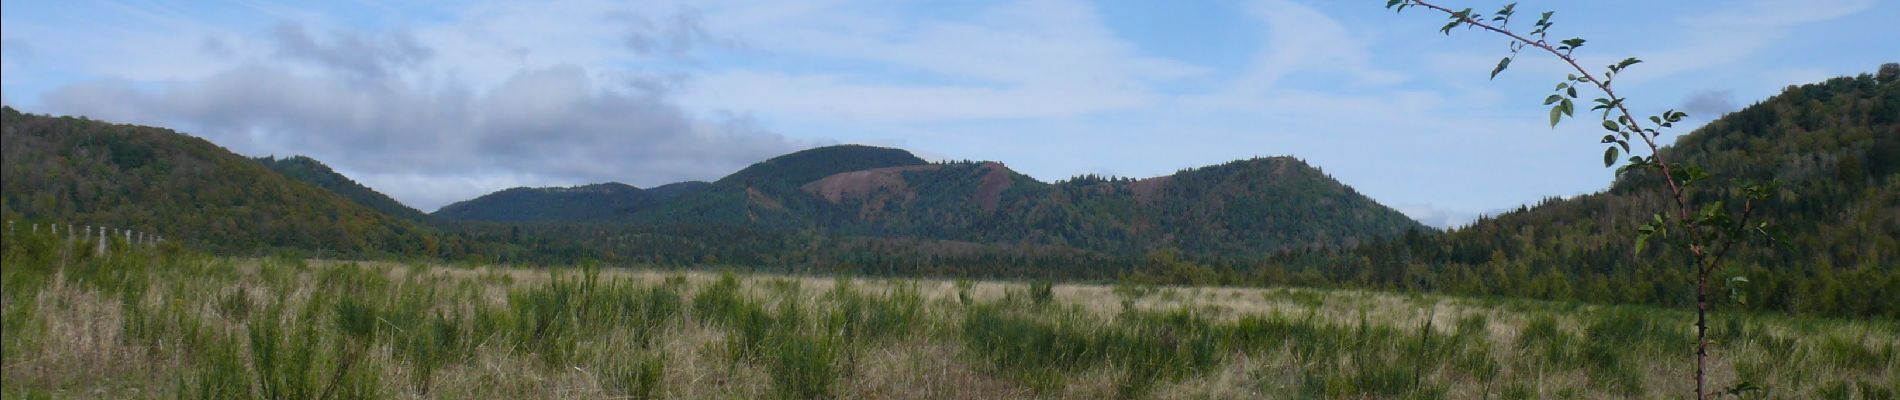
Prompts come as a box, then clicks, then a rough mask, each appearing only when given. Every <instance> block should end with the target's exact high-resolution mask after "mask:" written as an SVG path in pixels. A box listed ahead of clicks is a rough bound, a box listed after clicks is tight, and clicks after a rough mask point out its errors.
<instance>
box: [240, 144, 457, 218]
mask: <svg viewBox="0 0 1900 400" xmlns="http://www.w3.org/2000/svg"><path fill="white" fill-rule="evenodd" d="M255 160H257V161H258V162H260V163H264V166H266V167H270V169H271V170H273V171H277V173H278V174H282V175H284V176H285V177H289V178H291V179H296V180H299V181H303V182H304V183H309V184H312V185H316V186H317V187H320V188H324V189H325V190H329V191H331V192H336V194H338V195H342V196H343V198H346V199H350V201H354V202H356V203H357V204H362V205H364V206H367V207H369V208H370V209H373V210H376V211H380V212H382V213H383V214H388V215H390V216H394V217H397V218H402V219H406V220H410V221H418V222H421V221H424V220H426V219H428V215H426V214H423V213H422V212H421V211H417V210H416V209H414V208H410V207H409V206H406V205H403V204H402V203H401V202H398V201H396V199H392V198H389V196H388V195H384V194H382V193H381V192H377V191H376V190H375V189H370V188H369V187H368V186H363V185H362V184H359V183H356V181H355V180H351V179H350V178H349V177H347V176H343V174H340V173H337V172H336V170H333V169H330V166H328V165H324V164H323V162H322V161H317V160H316V159H313V158H310V157H305V156H290V157H285V158H277V157H275V156H266V157H258V158H255Z"/></svg>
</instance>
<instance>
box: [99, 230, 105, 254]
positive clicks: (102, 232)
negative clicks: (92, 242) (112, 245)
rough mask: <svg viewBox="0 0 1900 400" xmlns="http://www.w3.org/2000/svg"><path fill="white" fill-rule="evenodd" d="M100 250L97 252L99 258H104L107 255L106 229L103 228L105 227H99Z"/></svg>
mask: <svg viewBox="0 0 1900 400" xmlns="http://www.w3.org/2000/svg"><path fill="white" fill-rule="evenodd" d="M98 249H99V250H98V251H97V252H98V254H99V256H100V257H104V256H105V255H106V227H103V226H101V227H99V245H98Z"/></svg>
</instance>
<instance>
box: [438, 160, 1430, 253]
mask: <svg viewBox="0 0 1900 400" xmlns="http://www.w3.org/2000/svg"><path fill="white" fill-rule="evenodd" d="M599 187H600V186H588V187H586V188H599ZM616 187H618V188H620V190H618V191H609V190H604V189H603V190H588V191H582V190H579V189H580V188H570V189H559V188H556V189H509V190H506V191H502V192H498V193H494V194H490V195H487V196H483V197H482V198H480V199H476V200H471V201H468V202H463V203H458V204H456V205H452V206H450V207H445V208H444V209H443V211H440V212H438V213H437V215H447V214H450V212H451V211H453V212H454V213H455V214H458V215H512V216H534V217H535V218H518V219H511V220H514V221H523V220H529V221H530V222H534V223H533V224H526V225H521V226H528V227H529V230H530V231H531V232H547V233H548V234H553V235H561V233H560V232H562V231H563V230H562V229H561V227H562V226H563V225H562V224H559V223H558V222H573V221H591V222H601V223H602V224H591V225H588V226H589V227H591V228H589V229H579V230H568V231H572V232H590V233H584V234H575V235H573V236H574V239H576V240H580V241H582V242H586V243H591V244H590V246H589V247H593V248H596V249H599V250H600V251H602V253H603V254H602V255H603V256H606V257H608V258H611V259H625V260H637V261H642V262H662V263H665V262H675V261H681V260H697V259H699V258H703V257H704V256H712V257H714V258H717V259H727V260H732V261H745V262H748V263H765V264H768V265H771V266H774V267H801V266H799V265H792V264H797V263H801V262H802V263H811V264H822V263H825V262H833V263H838V262H843V263H852V262H850V261H845V260H849V259H857V258H860V257H857V256H854V255H852V253H849V252H844V253H843V254H835V255H834V256H830V257H810V256H806V255H805V254H807V253H812V252H826V253H834V252H842V251H843V250H837V251H829V250H827V249H824V248H823V247H824V246H827V245H837V244H840V243H880V242H890V241H891V240H896V241H899V242H904V243H916V244H917V248H915V249H912V250H910V251H909V252H914V253H918V254H919V257H921V258H922V260H913V261H911V262H913V263H915V262H922V263H927V264H938V263H944V262H948V263H953V264H962V263H966V262H981V263H990V262H994V261H998V260H997V259H996V257H997V255H996V254H990V253H998V254H1023V253H1026V252H1027V253H1039V256H1051V255H1055V254H1093V255H1094V256H1091V258H1096V257H1118V258H1120V259H1124V260H1132V259H1137V258H1139V257H1140V256H1141V255H1143V254H1145V253H1146V252H1149V251H1153V250H1157V249H1162V248H1176V249H1180V251H1184V252H1188V253H1193V254H1206V255H1235V256H1248V257H1264V256H1265V255H1267V254H1270V253H1272V252H1275V251H1280V250H1285V249H1291V248H1310V247H1323V246H1352V245H1355V244H1357V243H1360V242H1362V241H1370V240H1377V239H1383V238H1388V237H1395V236H1397V235H1398V234H1400V233H1402V232H1404V231H1406V230H1418V229H1424V228H1423V227H1422V226H1421V225H1419V224H1418V223H1417V222H1415V221H1413V220H1411V219H1409V218H1406V217H1405V216H1404V215H1403V214H1400V213H1398V212H1397V211H1395V210H1392V209H1390V208H1387V207H1385V206H1383V205H1380V204H1378V203H1376V202H1374V201H1372V200H1371V199H1369V198H1366V197H1365V196H1363V195H1361V194H1359V193H1358V192H1356V191H1354V190H1352V188H1350V187H1347V186H1345V185H1343V184H1340V183H1339V182H1337V181H1335V180H1333V179H1332V178H1331V177H1329V176H1326V175H1325V174H1324V173H1323V172H1321V171H1319V170H1318V169H1316V168H1313V167H1311V166H1308V165H1306V164H1305V163H1304V162H1302V161H1300V160H1297V159H1293V158H1291V157H1274V158H1260V159H1252V160H1243V161H1235V162H1231V163H1227V164H1222V165H1217V166H1210V167H1204V168H1196V169H1191V170H1185V171H1181V172H1180V173H1177V174H1174V175H1170V176H1166V177H1158V178H1150V179H1144V180H1132V179H1124V178H1102V177H1096V176H1083V177H1077V178H1076V179H1072V180H1067V181H1062V182H1057V183H1054V184H1050V183H1044V182H1040V181H1037V180H1035V179H1033V178H1030V177H1028V176H1026V175H1022V174H1020V173H1016V172H1015V171H1012V170H1010V169H1009V168H1008V167H1006V166H1004V165H1002V164H1000V163H995V162H968V161H959V162H942V163H926V162H924V161H923V160H922V159H919V158H916V157H915V156H912V155H911V154H910V153H909V152H905V151H903V150H897V149H886V148H876V147H867V146H832V147H821V148H817V149H812V150H807V151H802V152H797V153H793V154H790V155H786V156H782V157H778V158H774V159H772V160H767V161H765V162H761V163H759V164H756V165H754V166H752V167H749V168H746V169H744V170H741V171H739V172H738V173H735V174H733V175H732V176H729V177H726V178H725V179H720V180H719V181H718V182H715V183H712V184H710V185H709V186H708V187H706V188H705V189H703V190H698V191H696V192H692V193H688V194H685V195H681V196H679V197H678V198H675V199H672V200H671V201H667V202H665V203H663V204H660V205H658V206H646V205H647V204H648V203H638V204H640V205H641V207H633V206H623V204H631V203H635V202H640V201H644V200H642V197H640V192H639V191H638V190H637V189H633V188H631V187H626V186H616ZM616 211H618V212H620V213H618V214H617V213H616ZM580 214H585V215H584V216H583V215H580ZM456 219H487V220H501V219H502V218H467V217H460V218H456ZM617 221H632V223H622V224H614V223H613V222H617ZM550 223H552V224H550ZM543 226H544V227H543ZM537 227H539V228H537ZM594 230H598V231H600V232H606V233H602V234H597V233H592V232H594ZM752 236H762V237H770V238H772V239H770V240H762V241H743V240H741V241H735V240H733V239H732V238H733V237H752ZM759 242H765V243H777V244H778V245H774V246H768V247H754V245H758V244H760V243H759ZM938 247H955V248H970V247H976V248H980V249H983V250H982V251H974V252H973V251H965V250H959V251H939V250H937V249H936V248H938ZM852 248H855V245H853V246H852ZM1027 249H1045V250H1051V251H1053V252H1052V253H1050V252H1032V251H1029V250H1027ZM728 250H729V251H728ZM728 252H730V253H733V254H729V255H728V254H724V253H728ZM976 253H983V254H986V255H984V256H979V257H971V258H970V259H967V260H946V259H958V258H963V257H966V256H970V255H971V254H976ZM1041 253H1046V254H1041ZM694 255H697V256H694ZM1025 256H1026V255H1025ZM1064 257H1066V256H1064ZM888 263H899V261H888ZM1098 267H1106V266H1098ZM1098 269H1103V270H1102V271H1097V272H1098V273H1097V274H1096V275H1102V276H1112V275H1113V273H1114V269H1113V268H1098Z"/></svg>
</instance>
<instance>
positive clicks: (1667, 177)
mask: <svg viewBox="0 0 1900 400" xmlns="http://www.w3.org/2000/svg"><path fill="white" fill-rule="evenodd" d="M1410 1H1411V3H1412V4H1417V5H1420V6H1424V7H1425V8H1430V9H1433V10H1438V11H1440V12H1443V13H1445V14H1448V15H1451V16H1453V17H1456V18H1458V19H1459V20H1460V21H1463V22H1464V23H1465V24H1467V25H1470V26H1475V27H1479V28H1483V29H1484V30H1488V31H1492V32H1497V33H1498V34H1501V35H1504V36H1508V37H1510V38H1511V39H1512V40H1516V41H1518V42H1522V43H1524V44H1528V45H1530V46H1531V47H1536V48H1539V49H1543V50H1544V51H1546V52H1550V54H1551V55H1554V56H1557V58H1558V59H1561V60H1564V62H1565V63H1569V64H1570V68H1572V69H1575V70H1577V73H1578V74H1579V75H1580V76H1582V77H1583V79H1584V80H1585V81H1588V82H1590V84H1591V85H1594V86H1596V87H1597V89H1598V90H1602V91H1603V94H1604V95H1607V96H1609V97H1610V99H1609V100H1610V104H1613V105H1615V106H1616V110H1617V111H1618V112H1621V113H1623V118H1624V119H1625V120H1627V121H1628V122H1629V127H1630V129H1631V130H1634V131H1636V136H1638V137H1642V138H1643V144H1645V145H1648V146H1649V152H1650V155H1651V156H1652V157H1654V158H1655V159H1656V165H1657V166H1659V167H1661V168H1662V174H1663V181H1664V182H1667V183H1669V194H1670V197H1672V198H1674V200H1675V201H1676V216H1677V217H1679V218H1681V219H1682V221H1683V223H1684V224H1686V225H1688V227H1689V229H1687V231H1689V251H1690V252H1692V253H1694V255H1695V258H1697V259H1698V260H1700V259H1701V258H1703V256H1704V254H1703V248H1702V244H1701V243H1702V237H1701V233H1700V232H1699V231H1698V230H1697V229H1696V223H1695V220H1694V219H1691V218H1689V204H1688V200H1687V199H1685V196H1684V195H1683V189H1682V187H1681V186H1678V185H1676V178H1675V174H1674V172H1673V171H1671V170H1670V168H1669V162H1668V161H1667V160H1664V159H1663V155H1662V150H1661V148H1660V147H1659V146H1657V145H1656V140H1655V139H1654V138H1652V137H1651V135H1650V134H1649V133H1648V132H1655V131H1654V130H1649V129H1644V128H1643V127H1642V125H1639V122H1638V120H1637V119H1636V115H1635V114H1632V113H1630V110H1629V108H1628V107H1625V106H1624V105H1623V102H1622V101H1621V100H1622V98H1621V97H1618V96H1617V95H1616V90H1614V89H1611V88H1610V83H1609V82H1608V81H1604V80H1600V79H1597V77H1596V75H1593V74H1591V73H1590V71H1589V70H1587V69H1584V68H1583V65H1581V64H1578V63H1577V59H1576V58H1575V57H1571V56H1570V55H1569V54H1566V53H1564V52H1562V51H1558V50H1557V48H1555V47H1551V46H1550V43H1547V42H1545V41H1543V40H1531V39H1530V38H1526V37H1524V36H1522V35H1518V34H1517V33H1516V32H1511V31H1509V30H1506V29H1504V28H1502V27H1498V26H1493V25H1491V24H1487V23H1484V22H1483V21H1479V20H1477V19H1473V18H1471V17H1470V16H1466V15H1460V14H1458V12H1457V11H1452V9H1450V8H1445V7H1444V6H1440V5H1437V4H1432V3H1427V2H1424V1H1420V0H1410ZM1657 135H1661V133H1660V132H1658V133H1657Z"/></svg>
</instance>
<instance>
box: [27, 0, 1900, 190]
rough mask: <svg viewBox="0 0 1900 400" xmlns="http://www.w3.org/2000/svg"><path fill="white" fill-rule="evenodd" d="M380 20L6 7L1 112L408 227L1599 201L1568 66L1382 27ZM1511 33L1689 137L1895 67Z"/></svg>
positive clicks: (1213, 13)
mask: <svg viewBox="0 0 1900 400" xmlns="http://www.w3.org/2000/svg"><path fill="white" fill-rule="evenodd" d="M395 3H402V4H386V3H385V2H367V1H364V2H358V1H349V0H344V1H330V2H251V1H244V2H235V1H232V2H226V1H203V2H156V1H136V0H135V1H123V2H92V1H31V0H22V1H7V2H5V3H0V102H4V103H5V104H6V105H7V106H10V107H14V108H16V109H19V110H21V111H23V112H30V113H41V114H52V115H83V116H87V117H91V118H93V119H100V120H106V121H114V122H126V123H137V124H144V125H155V126H163V127H168V128H173V129H177V130H179V131H181V132H185V133H188V134H191V135H194V136H198V137H203V138H205V139H207V140H210V141H212V142H213V143H217V144H218V145H221V146H224V147H225V148H228V149H230V150H232V151H234V152H237V153H239V154H244V155H248V156H266V155H276V156H288V155H307V156H311V157H313V158H316V159H318V160H321V161H324V162H325V163H327V164H329V165H330V166H331V167H333V168H335V169H337V170H338V171H339V172H342V173H344V174H345V175H348V176H349V177H351V178H353V179H355V180H357V181H358V182H361V183H363V184H365V185H367V186H369V187H371V188H373V189H376V190H378V191H381V192H383V193H387V194H389V195H391V196H392V197H394V198H396V199H397V200H400V201H402V202H404V203H405V204H408V205H410V206H412V207H416V208H418V209H421V210H424V211H431V210H434V209H436V208H439V207H441V206H443V205H446V204H448V203H452V202H455V201H459V200H465V199H469V198H473V197H476V196H479V195H482V194H485V193H489V192H493V191H496V190H501V189H505V188H510V187H517V186H570V185H578V184H586V183H595V182H606V181H617V182H624V183H628V184H632V185H635V186H640V187H652V186H658V185H661V184H665V183H670V182H676V181H684V180H714V179H718V178H719V177H721V176H724V175H726V174H729V173H731V172H734V171H737V170H738V169H740V168H743V167H744V166H746V165H749V164H751V163H753V162H757V161H761V160H764V159H766V158H770V157H772V156H776V155H780V154H784V153H788V152H792V151H797V150H800V149H805V148H811V147H815V146H823V145H832V144H843V143H856V144H869V145H878V146H888V147H899V148H903V149H906V150H910V151H912V152H914V153H916V154H918V155H919V156H921V157H924V158H926V159H931V160H994V161H1001V162H1003V163H1005V164H1007V165H1009V166H1010V167H1011V168H1013V169H1015V170H1017V171H1019V172H1022V173H1025V174H1028V175H1030V176H1032V177H1035V178H1037V179H1040V180H1043V181H1057V180H1062V179H1067V178H1069V177H1072V176H1075V175H1080V174H1102V175H1114V176H1127V177H1135V178H1141V177H1150V176H1160V175H1167V174H1171V173H1174V172H1176V171H1178V170H1181V169H1186V168H1193V167H1198V166H1204V165H1211V164H1218V163H1222V162H1226V161H1231V160H1236V159H1244V158H1250V157H1262V156H1278V155H1288V156H1293V157H1298V158H1300V159H1303V160H1306V162H1308V163H1311V164H1313V165H1315V166H1317V167H1319V168H1321V169H1322V170H1324V171H1325V172H1327V173H1328V174H1330V175H1332V176H1333V177H1334V178H1336V179H1338V180H1340V181H1341V182H1344V183H1346V184H1347V185H1350V186H1352V187H1354V188H1355V189H1357V190H1358V191H1359V192H1360V193H1364V194H1366V195H1368V196H1370V197H1372V198H1373V199H1375V200H1377V201H1379V202H1381V203H1384V204H1387V205H1389V206H1392V207H1394V208H1396V209H1398V210H1400V211H1402V212H1405V213H1406V214H1407V215H1410V216H1412V217H1413V218H1416V219H1419V220H1420V221H1422V222H1425V223H1426V224H1429V225H1433V226H1438V227H1446V226H1456V225H1458V224H1462V223H1466V222H1468V221H1471V220H1472V219H1474V218H1476V217H1477V216H1479V215H1484V214H1496V213H1499V212H1501V211H1504V210H1509V209H1514V208H1517V207H1518V206H1520V205H1524V204H1532V203H1536V202H1537V201H1539V200H1542V199H1545V198H1548V197H1557V196H1572V195H1577V194H1583V193H1590V192H1595V191H1598V190H1601V189H1603V188H1604V187H1606V186H1607V185H1608V183H1609V182H1610V180H1611V179H1612V178H1613V176H1612V171H1611V170H1610V169H1606V168H1604V167H1603V165H1602V161H1601V158H1602V147H1601V144H1599V143H1598V139H1599V138H1600V136H1601V134H1602V132H1601V131H1599V129H1601V127H1598V126H1597V124H1596V123H1595V122H1594V121H1590V120H1587V119H1586V120H1581V121H1576V122H1571V123H1565V124H1562V125H1559V126H1558V127H1556V128H1554V129H1553V128H1551V127H1550V126H1549V124H1548V119H1547V114H1546V108H1545V107H1544V106H1543V105H1542V104H1541V103H1542V100H1543V98H1544V97H1545V96H1547V95H1549V94H1550V93H1551V92H1550V90H1551V87H1553V86H1554V85H1555V84H1556V83H1557V82H1559V81H1561V80H1562V79H1563V76H1564V75H1565V73H1566V72H1567V71H1566V70H1565V68H1567V65H1564V64H1561V63H1560V62H1558V61H1557V60H1556V59H1555V58H1552V57H1549V56H1548V55H1546V54H1532V53H1525V54H1523V55H1522V56H1521V57H1519V58H1518V59H1517V60H1516V61H1515V62H1513V64H1512V68H1511V69H1510V70H1507V71H1506V72H1504V73H1503V74H1502V75H1500V76H1498V77H1496V78H1495V79H1491V78H1489V72H1490V71H1491V67H1492V66H1494V65H1496V64H1497V62H1498V59H1499V58H1500V57H1502V56H1504V55H1505V54H1506V52H1507V51H1508V48H1507V41H1506V40H1505V39H1503V38H1501V37H1498V36H1496V35H1492V34H1487V33H1485V32H1480V31H1470V30H1465V29H1457V30H1454V31H1453V32H1452V34H1450V35H1445V34H1441V33H1439V32H1438V28H1439V27H1440V26H1441V25H1443V23H1444V18H1443V17H1442V16H1439V15H1433V14H1431V13H1430V12H1429V11H1430V10H1424V9H1413V10H1408V11H1406V12H1404V13H1396V14H1395V13H1393V12H1392V11H1390V10H1387V9H1385V8H1384V7H1383V6H1384V3H1385V2H1384V1H1378V0H1363V1H1296V0H1258V1H1194V2H1172V1H1167V2H1164V1H1135V0H1129V1H1105V2H1075V1H1005V2H986V1H908V0H896V1H886V0H878V1H869V0H867V1H858V0H817V1H795V2H785V1H759V2H751V1H719V0H715V1H678V2H673V1H667V0H659V1H640V2H621V1H599V2H595V1H561V2H545V3H544V2H463V1H449V0H442V1H417V2H395ZM1443 3H1445V4H1447V5H1450V6H1453V7H1454V8H1463V7H1471V8H1474V9H1476V10H1478V11H1479V12H1485V13H1487V14H1488V13H1489V11H1491V10H1495V9H1497V8H1498V7H1500V6H1502V5H1503V2H1492V1H1486V2H1475V1H1453V0H1444V1H1443ZM1518 10H1519V14H1520V15H1519V16H1518V18H1517V20H1515V21H1513V22H1512V24H1511V25H1510V26H1511V27H1514V28H1524V27H1528V26H1529V25H1530V23H1531V22H1532V21H1534V19H1535V16H1536V15H1537V14H1536V12H1540V11H1554V12H1555V15H1554V16H1553V17H1552V20H1553V21H1555V25H1554V26H1553V27H1552V28H1551V33H1550V35H1551V36H1550V38H1551V39H1552V40H1558V39H1562V38H1570V37H1582V38H1585V39H1587V40H1588V42H1587V43H1586V44H1585V45H1584V46H1583V47H1582V48H1580V49H1578V50H1577V52H1576V54H1577V56H1578V57H1579V58H1580V60H1581V61H1582V62H1583V65H1585V66H1586V67H1589V68H1591V69H1592V70H1593V71H1594V70H1601V69H1602V68H1601V66H1604V65H1608V64H1611V63H1614V62H1615V61H1618V60H1622V59H1623V58H1625V57H1632V56H1633V57H1637V58H1640V59H1642V60H1644V61H1645V62H1643V63H1641V64H1637V65H1636V66H1634V67H1632V68H1631V69H1629V70H1628V71H1626V74H1623V75H1621V76H1619V78H1618V79H1617V80H1616V86H1617V88H1618V91H1619V94H1622V95H1624V96H1626V97H1628V98H1629V100H1628V104H1629V105H1630V106H1631V107H1632V111H1634V112H1636V113H1638V114H1642V115H1650V114H1655V113H1659V112H1661V111H1663V110H1666V109H1678V110H1683V111H1686V112H1688V113H1689V114H1690V117H1691V119H1690V121H1689V122H1690V124H1689V125H1690V126H1689V128H1693V127H1695V126H1700V125H1702V124H1703V123H1706V122H1707V121H1708V120H1709V119H1711V118H1714V117H1717V116H1720V115H1721V114H1723V113H1725V112H1729V111H1733V110H1736V109H1738V108H1740V107H1743V106H1746V105H1748V104H1752V103H1755V102H1757V101H1760V100H1762V99H1765V98H1767V97H1768V96H1772V95H1774V94H1776V93H1779V92H1780V91H1781V90H1782V89H1783V88H1785V87H1787V86H1789V85H1797V84H1804V83H1812V82H1817V81H1820V80H1823V79H1826V78H1829V77H1834V76H1842V75H1855V74H1861V73H1870V72H1872V71H1874V70H1875V69H1876V68H1877V67H1878V66H1879V64H1881V63H1884V62H1895V61H1900V45H1895V44H1894V43H1896V42H1900V25H1897V24H1894V23H1892V21H1894V20H1896V19H1900V2H1895V1H1874V0H1808V1H1793V0H1787V1H1668V2H1652V1H1634V0H1608V1H1593V2H1556V1H1544V2H1526V3H1525V4H1521V5H1520V6H1519V7H1518ZM1588 98H1590V96H1587V95H1586V96H1585V99H1586V100H1585V101H1586V102H1587V99H1588ZM1580 111H1581V110H1580ZM1579 116H1580V117H1582V116H1584V114H1582V113H1580V114H1579ZM1688 132H1689V129H1677V130H1672V131H1668V132H1665V133H1666V137H1665V138H1664V140H1665V141H1668V140H1673V138H1674V137H1676V136H1678V135H1681V134H1684V133H1688Z"/></svg>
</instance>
